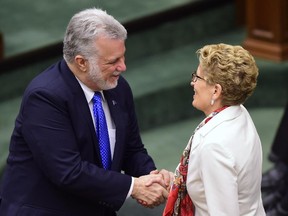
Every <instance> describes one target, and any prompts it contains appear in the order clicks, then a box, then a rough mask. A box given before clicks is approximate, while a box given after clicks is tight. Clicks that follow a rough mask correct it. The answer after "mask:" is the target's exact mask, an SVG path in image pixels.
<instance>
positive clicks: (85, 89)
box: [75, 76, 105, 103]
mask: <svg viewBox="0 0 288 216" xmlns="http://www.w3.org/2000/svg"><path fill="white" fill-rule="evenodd" d="M75 77H76V76H75ZM76 79H77V81H78V82H79V84H80V86H81V88H82V90H83V92H84V95H85V97H86V100H87V103H90V101H91V100H92V98H93V96H94V93H95V92H94V91H93V90H92V89H90V88H89V87H88V86H86V85H85V84H84V83H83V82H81V81H80V80H79V79H78V78H77V77H76ZM99 92H100V93H101V96H102V100H103V101H104V102H105V97H104V94H103V91H99Z"/></svg>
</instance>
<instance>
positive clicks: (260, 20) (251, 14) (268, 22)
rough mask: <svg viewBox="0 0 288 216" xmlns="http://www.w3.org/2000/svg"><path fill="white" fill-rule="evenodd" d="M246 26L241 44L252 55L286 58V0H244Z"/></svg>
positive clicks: (287, 47) (287, 41)
mask: <svg viewBox="0 0 288 216" xmlns="http://www.w3.org/2000/svg"><path fill="white" fill-rule="evenodd" d="M246 26H247V38H246V39H245V41H244V44H243V46H244V47H245V48H246V49H247V50H249V51H250V52H251V53H252V54H253V55H255V56H259V57H263V58H267V59H271V60H276V61H283V60H287V59H288V0H273V1H271V0H246Z"/></svg>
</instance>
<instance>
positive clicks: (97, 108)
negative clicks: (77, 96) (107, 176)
mask: <svg viewBox="0 0 288 216" xmlns="http://www.w3.org/2000/svg"><path fill="white" fill-rule="evenodd" d="M92 100H93V114H94V118H95V124H96V133H97V137H98V141H99V148H100V154H101V158H102V164H103V167H104V169H106V170H107V169H110V167H111V151H110V142H109V135H108V129H107V123H106V119H105V113H104V110H103V107H102V102H101V93H100V92H95V94H94V96H93V99H92Z"/></svg>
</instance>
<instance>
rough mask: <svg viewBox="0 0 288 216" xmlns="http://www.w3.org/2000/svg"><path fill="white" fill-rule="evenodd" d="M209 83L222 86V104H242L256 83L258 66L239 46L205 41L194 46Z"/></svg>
mask: <svg viewBox="0 0 288 216" xmlns="http://www.w3.org/2000/svg"><path fill="white" fill-rule="evenodd" d="M196 53H197V55H198V58H199V63H200V66H201V69H202V71H203V73H204V77H205V79H206V80H207V83H208V84H220V85H221V86H222V96H223V98H222V104H223V105H237V104H243V103H244V102H245V101H246V99H247V98H248V97H249V96H250V95H251V94H252V93H253V91H254V89H255V87H256V85H257V77H258V67H257V65H256V63H255V60H254V58H253V56H252V55H251V54H250V53H249V52H248V51H247V50H245V49H244V48H243V47H241V46H233V45H228V44H223V43H220V44H212V45H206V46H204V47H202V48H201V49H199V50H197V52H196Z"/></svg>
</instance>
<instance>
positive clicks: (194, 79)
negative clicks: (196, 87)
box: [191, 71, 206, 82]
mask: <svg viewBox="0 0 288 216" xmlns="http://www.w3.org/2000/svg"><path fill="white" fill-rule="evenodd" d="M191 77H192V82H196V81H197V79H200V80H204V81H206V80H205V79H204V78H202V77H200V76H198V75H197V73H196V71H194V72H193V73H192V76H191Z"/></svg>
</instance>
